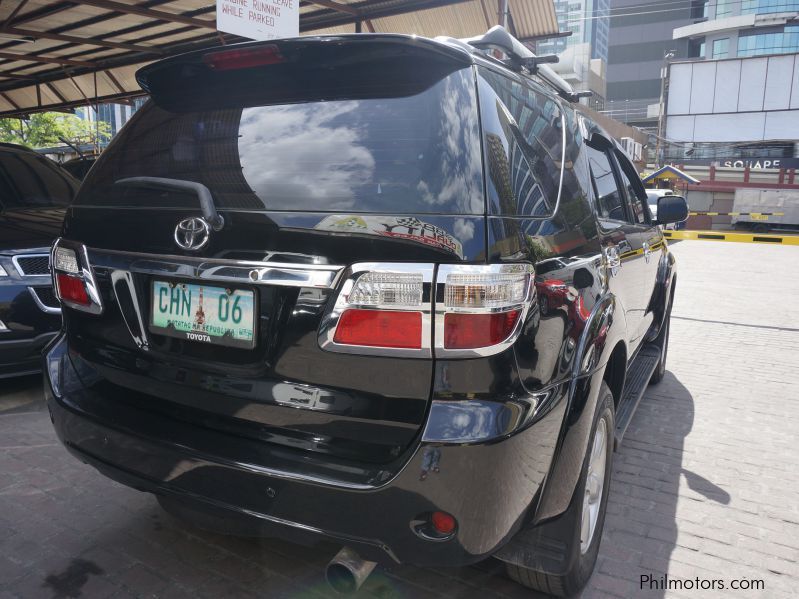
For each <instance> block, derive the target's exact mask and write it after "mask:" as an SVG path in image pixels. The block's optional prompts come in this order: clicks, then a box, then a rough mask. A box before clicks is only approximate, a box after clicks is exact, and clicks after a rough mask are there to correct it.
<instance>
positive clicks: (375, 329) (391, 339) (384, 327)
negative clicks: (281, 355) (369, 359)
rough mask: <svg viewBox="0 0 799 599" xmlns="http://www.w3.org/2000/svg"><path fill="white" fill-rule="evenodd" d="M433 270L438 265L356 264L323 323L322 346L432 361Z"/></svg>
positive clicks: (334, 349)
mask: <svg viewBox="0 0 799 599" xmlns="http://www.w3.org/2000/svg"><path fill="white" fill-rule="evenodd" d="M433 270H434V267H433V265H432V264H402V263H396V264H392V263H362V264H355V265H353V266H352V267H351V268H350V269H349V271H348V272H347V273H346V275H345V277H344V282H343V283H342V285H341V290H340V291H339V294H338V297H337V298H336V302H335V305H334V306H333V309H332V310H331V312H330V313H329V314H328V315H327V316H326V317H325V319H324V321H323V323H322V327H321V329H320V333H319V343H320V345H321V346H322V348H324V349H326V350H329V351H338V352H345V353H357V354H373V355H394V356H405V357H409V358H429V357H431V355H432V352H431V341H430V339H431V333H432V322H431V320H430V318H431V313H432V300H431V295H432V284H433Z"/></svg>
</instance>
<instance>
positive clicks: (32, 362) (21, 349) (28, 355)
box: [0, 331, 57, 379]
mask: <svg viewBox="0 0 799 599" xmlns="http://www.w3.org/2000/svg"><path fill="white" fill-rule="evenodd" d="M56 334H57V332H56V331H53V332H52V333H42V334H40V335H36V336H34V337H30V338H26V339H10V340H3V339H2V337H0V379H4V378H8V377H12V376H23V375H26V374H35V373H37V372H40V371H41V365H42V358H41V354H42V350H43V349H44V347H45V346H46V345H47V344H48V343H50V341H52V340H53V338H54V337H55V336H56Z"/></svg>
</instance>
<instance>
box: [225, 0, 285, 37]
mask: <svg viewBox="0 0 799 599" xmlns="http://www.w3.org/2000/svg"><path fill="white" fill-rule="evenodd" d="M216 28H217V29H218V30H219V31H224V32H226V33H234V34H236V35H240V36H241V37H248V38H250V39H253V40H273V39H277V38H281V37H297V36H298V35H300V0H216Z"/></svg>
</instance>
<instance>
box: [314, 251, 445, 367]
mask: <svg viewBox="0 0 799 599" xmlns="http://www.w3.org/2000/svg"><path fill="white" fill-rule="evenodd" d="M366 272H383V273H391V272H395V273H419V274H421V275H422V285H423V289H424V290H423V292H422V303H421V305H419V306H400V305H396V306H383V305H362V304H351V303H349V302H348V301H347V296H348V295H349V293H350V291H351V290H352V287H353V285H354V284H355V281H356V280H357V279H358V277H359V276H360V275H361V274H363V273H366ZM434 273H435V265H434V264H426V263H405V262H360V263H357V264H353V265H352V266H350V267H349V268H348V269H347V270H346V272H345V273H344V274H343V276H342V278H343V279H344V283H343V284H342V285H341V288H340V289H339V291H338V295H337V297H336V303H335V304H334V305H333V308H332V309H331V310H330V311H329V312H328V313H327V314H325V316H324V317H323V318H322V323H321V325H320V326H319V336H318V340H319V346H320V347H321V348H322V349H323V350H326V351H331V352H338V353H344V354H359V355H369V356H391V357H401V358H431V357H432V356H433V350H432V332H433V312H432V307H433V302H432V294H433V276H434ZM347 308H355V309H358V308H361V309H367V310H387V311H391V310H400V311H402V312H420V313H421V314H422V347H421V348H420V349H408V348H399V347H372V346H366V345H342V344H339V343H336V342H335V341H334V340H333V339H334V338H335V336H336V328H337V327H338V322H339V319H340V318H341V315H342V314H343V313H344V311H345V310H346V309H347Z"/></svg>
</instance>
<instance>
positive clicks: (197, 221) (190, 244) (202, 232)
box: [175, 216, 211, 251]
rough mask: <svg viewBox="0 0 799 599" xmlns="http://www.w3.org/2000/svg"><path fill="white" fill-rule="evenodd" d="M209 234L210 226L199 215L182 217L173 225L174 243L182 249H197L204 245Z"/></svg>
mask: <svg viewBox="0 0 799 599" xmlns="http://www.w3.org/2000/svg"><path fill="white" fill-rule="evenodd" d="M210 236H211V227H210V226H208V223H207V222H205V219H203V218H200V217H199V216H194V217H191V218H184V219H183V220H182V221H180V222H179V223H178V226H177V227H175V243H177V244H178V247H180V248H182V249H184V250H189V251H197V250H199V249H201V248H203V247H205V244H207V243H208V239H209V238H210Z"/></svg>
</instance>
